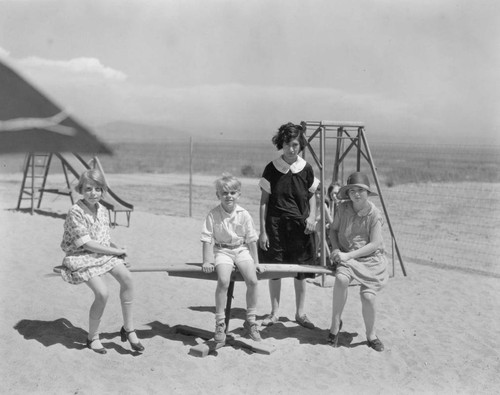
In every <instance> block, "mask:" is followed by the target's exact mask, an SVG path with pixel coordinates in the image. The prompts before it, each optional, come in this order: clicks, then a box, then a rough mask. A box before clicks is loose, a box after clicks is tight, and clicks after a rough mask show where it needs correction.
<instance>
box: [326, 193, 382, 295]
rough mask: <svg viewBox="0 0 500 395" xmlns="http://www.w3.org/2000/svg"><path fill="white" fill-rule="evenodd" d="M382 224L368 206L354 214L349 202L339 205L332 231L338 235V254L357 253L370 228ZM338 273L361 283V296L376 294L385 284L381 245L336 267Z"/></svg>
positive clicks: (365, 241)
mask: <svg viewBox="0 0 500 395" xmlns="http://www.w3.org/2000/svg"><path fill="white" fill-rule="evenodd" d="M377 222H380V223H381V224H383V223H384V218H383V216H382V212H381V211H380V210H379V209H378V208H377V207H375V205H374V204H373V203H372V202H369V207H368V208H367V209H364V210H362V211H360V212H358V213H356V212H355V211H354V209H353V207H352V202H351V201H345V202H342V203H340V204H339V206H338V209H337V211H336V213H335V218H334V220H333V224H332V229H334V230H336V231H338V241H339V248H340V250H341V251H342V252H350V251H354V250H358V249H359V248H361V247H363V246H365V245H366V244H368V243H369V242H370V233H371V228H372V227H373V226H374V225H375V224H376V223H377ZM339 273H342V274H344V275H346V276H347V277H349V278H351V279H356V280H358V281H359V282H360V283H361V292H370V291H371V292H374V293H376V292H378V291H380V290H381V289H382V288H384V286H385V285H386V284H387V281H388V272H387V258H386V256H385V251H384V245H383V244H382V245H381V246H380V247H379V248H378V249H377V250H376V251H375V252H373V253H372V254H370V255H368V256H364V257H361V258H356V259H349V260H348V261H347V262H342V263H340V264H339V266H338V267H337V274H339Z"/></svg>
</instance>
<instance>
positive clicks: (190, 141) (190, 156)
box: [189, 136, 193, 217]
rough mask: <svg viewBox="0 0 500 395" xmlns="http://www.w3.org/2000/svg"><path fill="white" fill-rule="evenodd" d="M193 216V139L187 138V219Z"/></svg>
mask: <svg viewBox="0 0 500 395" xmlns="http://www.w3.org/2000/svg"><path fill="white" fill-rule="evenodd" d="M192 216H193V137H192V136H189V217H192Z"/></svg>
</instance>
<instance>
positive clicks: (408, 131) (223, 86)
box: [0, 0, 500, 145]
mask: <svg viewBox="0 0 500 395" xmlns="http://www.w3.org/2000/svg"><path fill="white" fill-rule="evenodd" d="M0 60H2V61H4V62H6V63H7V64H9V65H11V66H12V67H14V68H15V69H16V70H17V71H18V72H20V73H21V75H23V76H24V77H25V78H26V79H28V80H29V81H30V82H32V83H33V84H34V85H35V86H37V87H38V88H40V89H41V90H42V91H43V92H45V93H46V94H47V95H48V96H49V97H51V98H52V99H54V101H56V102H57V103H58V104H59V105H61V106H62V107H63V108H64V109H66V110H67V111H68V112H69V113H71V114H72V115H74V116H75V117H76V118H77V119H78V120H80V121H82V122H83V123H84V124H86V125H89V126H91V127H99V126H101V125H105V124H107V123H111V122H116V121H126V122H134V123H140V124H147V125H156V126H166V127H168V128H171V129H172V130H175V131H177V132H178V133H183V132H186V131H189V132H192V133H194V134H196V135H206V136H227V137H228V138H242V139H252V138H260V137H263V136H270V135H272V134H273V133H274V132H275V131H276V129H277V128H278V127H279V126H280V125H281V124H283V123H286V122H288V121H291V122H295V123H298V122H300V121H303V120H315V121H319V120H334V121H358V122H363V123H364V124H365V126H366V133H367V136H370V135H372V136H392V138H394V139H395V140H397V141H398V142H399V141H403V140H404V141H411V142H422V143H433V142H439V143H449V144H475V145H483V144H500V78H499V77H500V75H499V72H500V3H499V2H498V1H496V0H476V1H470V0H350V1H347V0H342V1H341V0H302V1H299V0H246V1H244V0H241V1H240V0H178V1H173V0H15V1H8V0H0Z"/></svg>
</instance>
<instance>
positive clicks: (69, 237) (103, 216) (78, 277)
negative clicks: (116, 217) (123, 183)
mask: <svg viewBox="0 0 500 395" xmlns="http://www.w3.org/2000/svg"><path fill="white" fill-rule="evenodd" d="M91 240H94V241H96V242H97V243H99V244H101V245H103V246H107V247H109V246H110V245H111V236H110V231H109V217H108V213H107V211H106V209H105V208H104V207H103V206H102V205H101V204H98V207H97V212H96V214H94V213H92V212H91V211H90V209H89V208H88V207H87V206H86V205H85V203H84V202H83V200H79V201H78V202H77V203H76V204H74V205H73V206H72V207H71V209H70V210H69V212H68V215H67V216H66V221H65V222H64V234H63V240H62V242H61V248H62V250H63V251H64V252H65V253H66V256H65V257H64V259H63V269H62V270H61V276H62V278H63V280H65V281H67V282H69V283H71V284H80V283H83V282H85V281H88V280H89V279H91V278H92V277H95V276H100V275H102V274H104V273H107V272H109V271H110V270H111V269H113V268H114V267H115V266H116V265H118V264H119V263H123V259H122V258H119V257H117V256H116V255H106V254H98V253H95V252H90V251H87V250H85V248H84V247H83V245H84V244H85V243H88V242H89V241H91Z"/></svg>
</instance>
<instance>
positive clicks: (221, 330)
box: [214, 321, 226, 343]
mask: <svg viewBox="0 0 500 395" xmlns="http://www.w3.org/2000/svg"><path fill="white" fill-rule="evenodd" d="M214 340H215V341H216V342H217V343H225V342H226V324H225V322H224V321H221V322H217V323H215V334H214Z"/></svg>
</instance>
